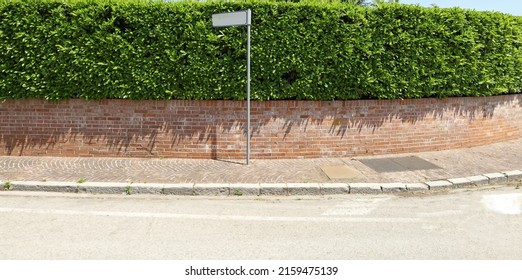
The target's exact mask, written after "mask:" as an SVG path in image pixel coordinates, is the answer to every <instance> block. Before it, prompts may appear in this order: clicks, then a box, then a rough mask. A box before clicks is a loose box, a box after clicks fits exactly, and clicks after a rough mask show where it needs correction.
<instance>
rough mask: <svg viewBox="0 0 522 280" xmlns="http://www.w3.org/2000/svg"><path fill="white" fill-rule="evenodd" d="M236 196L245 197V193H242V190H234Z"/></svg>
mask: <svg viewBox="0 0 522 280" xmlns="http://www.w3.org/2000/svg"><path fill="white" fill-rule="evenodd" d="M234 195H236V196H242V195H243V192H242V191H241V190H239V189H235V190H234Z"/></svg>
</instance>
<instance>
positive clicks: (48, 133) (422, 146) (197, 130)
mask: <svg viewBox="0 0 522 280" xmlns="http://www.w3.org/2000/svg"><path fill="white" fill-rule="evenodd" d="M244 126H245V102H243V101H177V100H174V101H133V100H102V101H84V100H68V101H62V102H47V101H44V100H34V99H33V100H8V101H6V102H4V103H0V155H22V156H23V155H33V156H34V155H41V156H109V157H114V156H119V157H179V158H223V159H226V158H243V157H244V154H245V137H244V135H243V131H244ZM252 130H253V132H252V136H253V137H252V142H251V146H252V158H254V159H255V158H311V157H348V156H355V155H365V154H389V153H403V152H417V151H430V150H440V149H451V148H458V147H470V146H477V145H484V144H489V143H495V142H500V141H507V140H512V139H517V138H520V137H522V95H505V96H496V97H481V98H448V99H441V100H438V99H416V100H391V101H390V100H363V101H267V102H252Z"/></svg>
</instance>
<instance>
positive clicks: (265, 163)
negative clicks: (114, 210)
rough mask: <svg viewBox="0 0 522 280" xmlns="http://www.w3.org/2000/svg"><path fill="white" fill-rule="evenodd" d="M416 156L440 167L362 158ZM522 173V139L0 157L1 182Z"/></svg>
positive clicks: (381, 178) (390, 178) (361, 179)
mask: <svg viewBox="0 0 522 280" xmlns="http://www.w3.org/2000/svg"><path fill="white" fill-rule="evenodd" d="M399 156H400V157H406V156H416V157H418V158H420V159H423V160H426V161H428V162H430V163H432V164H434V165H437V166H439V167H440V169H428V170H415V171H400V172H377V171H375V170H373V169H372V168H370V167H368V166H367V165H365V164H363V162H361V160H365V159H376V158H390V157H399ZM325 166H326V167H328V166H330V167H332V166H337V167H339V166H343V168H347V169H348V170H351V171H352V173H351V174H352V175H351V176H350V177H349V178H341V179H330V178H329V177H328V176H327V175H326V174H325V172H324V171H323V170H322V169H321V167H325ZM521 169H522V139H521V140H517V141H510V142H505V143H499V144H494V145H488V146H482V147H474V148H463V149H457V150H448V151H437V152H424V153H416V154H402V155H386V156H369V157H357V158H335V159H296V160H252V163H251V165H249V166H246V165H244V164H243V162H242V161H239V160H238V161H221V160H194V159H136V158H131V159H129V158H56V157H25V156H24V157H16V156H11V157H0V181H8V180H9V181H40V182H41V181H65V182H77V181H78V180H80V179H85V180H86V181H88V182H121V183H130V182H132V183H328V182H330V183H331V182H343V183H365V182H374V183H408V182H426V181H434V180H439V179H449V178H457V177H469V176H474V175H480V174H485V173H493V172H502V171H509V170H521Z"/></svg>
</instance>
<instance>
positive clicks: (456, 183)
mask: <svg viewBox="0 0 522 280" xmlns="http://www.w3.org/2000/svg"><path fill="white" fill-rule="evenodd" d="M448 181H449V182H450V183H452V184H453V187H455V188H458V187H465V186H471V185H473V183H472V182H471V181H470V180H469V179H468V178H451V179H448Z"/></svg>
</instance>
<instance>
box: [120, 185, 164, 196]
mask: <svg viewBox="0 0 522 280" xmlns="http://www.w3.org/2000/svg"><path fill="white" fill-rule="evenodd" d="M128 187H130V191H131V194H164V189H165V184H154V183H150V184H140V183H137V184H128ZM125 191H127V189H125Z"/></svg>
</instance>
